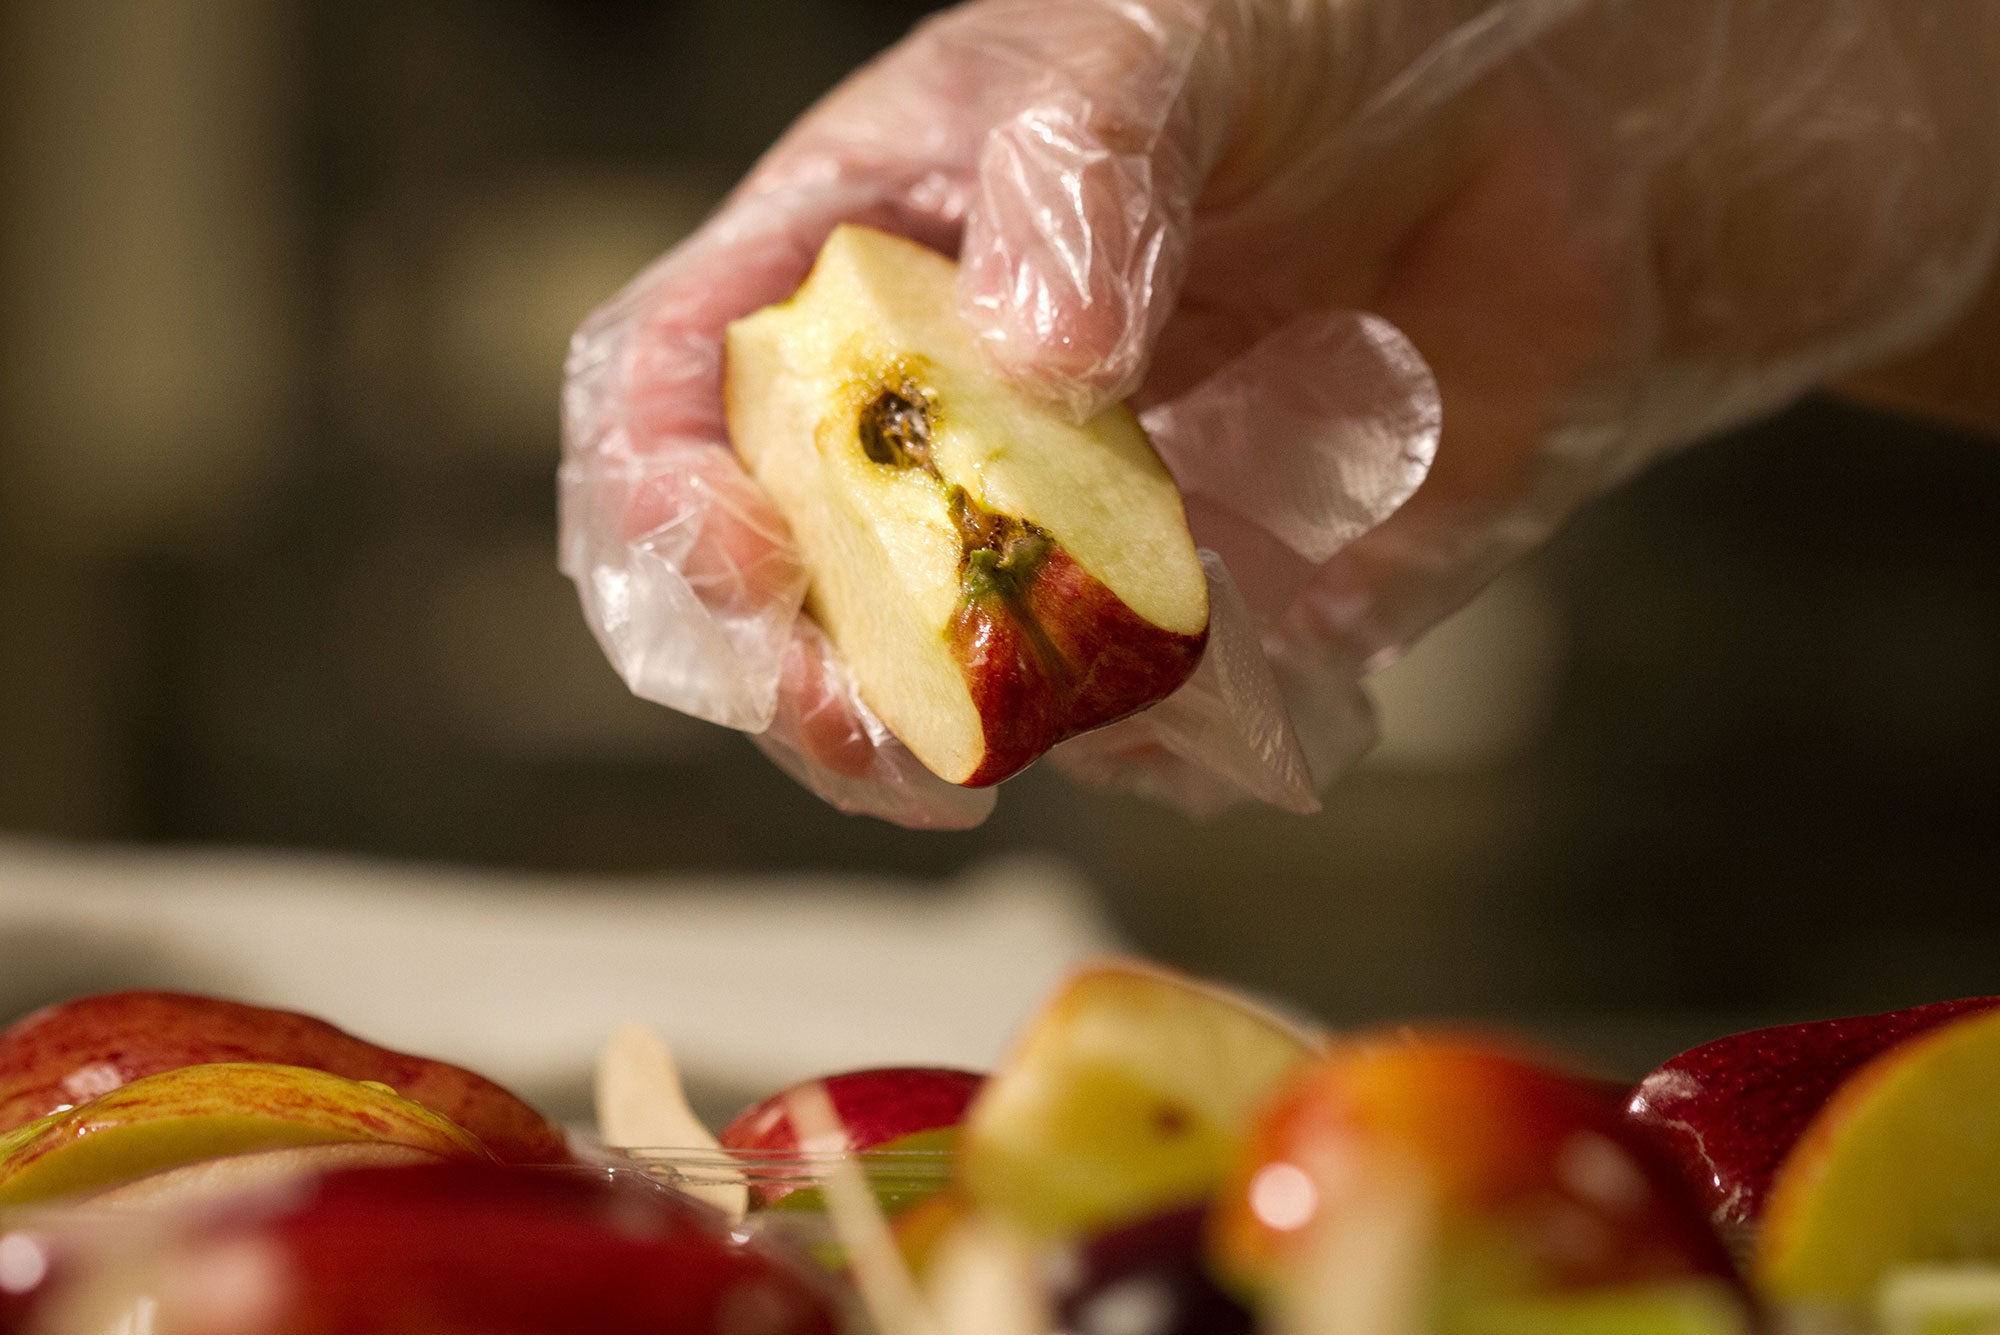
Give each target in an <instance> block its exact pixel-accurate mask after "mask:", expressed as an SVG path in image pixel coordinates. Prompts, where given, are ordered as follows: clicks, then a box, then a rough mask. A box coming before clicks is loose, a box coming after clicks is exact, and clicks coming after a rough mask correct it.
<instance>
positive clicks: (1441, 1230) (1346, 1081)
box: [1213, 1033, 1734, 1329]
mask: <svg viewBox="0 0 2000 1335" xmlns="http://www.w3.org/2000/svg"><path fill="white" fill-rule="evenodd" d="M1397 1193H1400V1198H1398V1197H1397ZM1396 1220H1402V1221H1404V1222H1406V1223H1408V1224H1409V1227H1410V1230H1411V1233H1410V1236H1411V1238H1412V1239H1413V1245H1416V1246H1418V1248H1419V1250H1420V1251H1421V1254H1422V1259H1421V1263H1420V1264H1419V1265H1418V1266H1417V1267H1416V1270H1417V1271H1418V1272H1420V1273H1426V1274H1428V1275H1429V1277H1430V1279H1431V1281H1432V1282H1433V1283H1434V1284H1435V1286H1436V1291H1437V1294H1438V1295H1440V1297H1439V1298H1437V1299H1435V1301H1450V1302H1453V1303H1457V1304H1459V1305H1460V1314H1461V1315H1463V1314H1464V1313H1465V1312H1467V1311H1472V1310H1475V1309H1477V1310H1485V1309H1487V1308H1488V1307H1491V1306H1492V1305H1496V1304H1515V1305H1518V1304H1520V1303H1522V1302H1528V1303H1544V1304H1547V1303H1556V1304H1558V1305H1559V1304H1560V1303H1561V1302H1562V1301H1565V1300H1564V1298H1563V1295H1570V1294H1579V1293H1592V1294H1614V1295H1617V1297H1616V1301H1617V1302H1618V1303H1619V1304H1623V1305H1624V1307H1625V1308H1628V1309H1630V1310H1632V1311H1635V1312H1636V1311H1651V1310H1657V1309H1658V1306H1659V1305H1661V1304H1665V1305H1666V1306H1667V1307H1668V1309H1669V1310H1673V1311H1679V1310H1681V1308H1682V1307H1683V1306H1684V1305H1686V1304H1687V1303H1689V1302H1690V1301H1692V1302H1694V1303H1695V1305H1696V1307H1697V1309H1698V1310H1701V1311H1703V1312H1706V1311H1707V1309H1708V1308H1709V1307H1710V1306H1714V1305H1716V1304H1718V1303H1719V1304H1720V1307H1719V1310H1720V1311H1722V1312H1723V1313H1724V1314H1725V1317H1727V1318H1728V1319H1730V1320H1733V1319H1734V1318H1733V1317H1730V1316H1729V1315H1728V1314H1729V1313H1730V1312H1731V1308H1732V1305H1733V1302H1734V1298H1733V1296H1732V1293H1731V1292H1730V1286H1731V1285H1733V1282H1734V1281H1733V1273H1734V1272H1733V1269H1732V1267H1731V1265H1730V1262H1729V1258H1728V1257H1727V1256H1726V1255H1725V1254H1724V1252H1723V1250H1722V1247H1721V1245H1720V1244H1719V1242H1718V1241H1717V1240H1716V1238H1715V1237H1714V1235H1713V1234H1712V1233H1711V1232H1710V1230H1709V1228H1708V1226H1707V1224H1706V1222H1705V1221H1704V1219H1703V1218H1702V1216H1701V1214H1700V1212H1699V1211H1698V1209H1697V1208H1696V1207H1695V1205H1694V1203H1693V1202H1692V1201H1691V1200H1689V1199H1688V1197H1687V1195H1686V1193H1685V1191H1684V1190H1683V1189H1682V1187H1681V1184H1680V1183H1679V1182H1678V1181H1677V1180H1676V1179H1675V1178H1674V1176H1673V1174H1672V1172H1671V1170H1670V1169H1668V1168H1667V1167H1666V1166H1665V1165H1664V1164H1662V1163H1660V1162H1658V1160H1657V1159H1656V1157H1655V1154H1654V1152H1653V1151H1652V1149H1651V1147H1650V1146H1648V1145H1647V1144H1645V1143H1644V1142H1643V1141H1641V1139H1640V1138H1639V1137H1638V1136H1637V1135H1636V1134H1635V1133H1634V1132H1633V1130H1632V1129H1631V1128H1630V1127H1629V1126H1627V1125H1626V1124H1625V1122H1624V1121H1623V1119H1622V1118H1621V1117H1620V1115H1619V1112H1618V1109H1617V1108H1616V1107H1615V1105H1611V1104H1608V1103H1607V1102H1606V1101H1605V1099H1604V1097H1603V1094H1602V1091H1601V1089H1600V1088H1598V1087H1597V1085H1596V1084H1595V1082H1592V1081H1587V1080H1581V1079H1578V1078H1577V1077H1575V1076H1573V1075H1571V1074H1569V1073H1567V1072H1564V1071H1560V1070H1556V1069H1553V1068H1551V1067H1548V1066H1545V1065H1543V1064H1541V1063H1540V1062H1538V1061H1535V1060H1532V1059H1530V1058H1527V1057H1525V1056H1523V1055H1522V1054H1520V1053H1519V1052H1517V1051H1515V1050H1513V1049H1511V1048H1509V1047H1507V1046H1505V1045H1503V1044H1497V1043H1495V1042H1493V1041H1491V1040H1485V1039H1479V1038H1470V1037H1462V1036H1457V1035H1449V1034H1446V1035H1431V1036H1416V1035H1411V1034H1408V1033H1400V1034H1395V1035H1384V1036H1381V1037H1370V1038H1362V1039H1357V1040H1354V1041H1351V1042H1346V1043H1342V1044H1340V1045H1338V1046H1337V1047H1336V1048H1335V1049H1334V1050H1333V1051H1332V1052H1331V1053H1329V1054H1328V1055H1327V1056H1326V1057H1324V1058H1322V1059H1320V1060H1318V1061H1316V1062H1314V1063H1312V1064H1311V1065H1310V1066H1309V1067H1307V1068H1306V1069H1304V1070H1303V1071H1301V1072H1300V1073H1299V1074H1298V1075H1297V1077H1296V1078H1295V1079H1293V1080H1292V1081H1291V1082H1290V1083H1289V1084H1288V1085H1287V1087H1286V1088H1285V1090H1284V1091H1283V1092H1282V1093H1280V1094H1279V1095H1278V1096H1277V1097H1276V1098H1275V1099H1274V1100H1273V1101H1272V1102H1271V1103H1270V1104H1269V1105H1268V1106H1267V1107H1266V1108H1265V1109H1264V1111H1263V1113H1262V1114H1261V1116H1260V1118H1259V1119H1258V1121H1257V1122H1256V1124H1255V1126H1254V1127H1253V1129H1252V1130H1251V1131H1250V1133H1249V1135H1248V1138H1247V1140H1246V1142H1245V1144H1244V1145H1243V1147H1242V1149H1241V1150H1240V1152H1239V1157H1238V1160H1237V1164H1236V1167H1235V1170H1234V1172H1233V1173H1232V1175H1231V1178H1230V1181H1229V1185H1228V1186H1227V1187H1226V1188H1225V1190H1224V1192H1223V1194H1222V1196H1221V1198H1220V1204H1219V1209H1218V1216H1217V1221H1216V1222H1217V1227H1216V1229H1215V1232H1214V1235H1213V1237H1214V1247H1215V1254H1216V1256H1217V1258H1218V1260H1219V1261H1220V1263H1221V1265H1222V1267H1223V1269H1224V1271H1225V1273H1227V1274H1229V1275H1232V1276H1235V1277H1237V1278H1238V1279H1239V1280H1241V1281H1242V1282H1243V1283H1244V1284H1245V1285H1246V1286H1247V1287H1248V1288H1249V1289H1251V1290H1252V1291H1255V1292H1260V1293H1270V1292H1272V1291H1278V1290H1283V1289H1284V1288H1285V1286H1286V1285H1287V1284H1289V1283H1309V1282H1311V1277H1310V1275H1309V1274H1308V1273H1307V1272H1310V1271H1311V1270H1313V1269H1314V1268H1315V1267H1316V1266H1319V1265H1320V1263H1321V1262H1322V1260H1323V1259H1324V1258H1323V1257H1322V1256H1321V1255H1320V1254H1319V1253H1318V1252H1317V1251H1315V1248H1316V1247H1317V1246H1319V1245H1321V1244H1322V1243H1323V1242H1324V1241H1325V1240H1326V1239H1328V1238H1330V1237H1332V1236H1334V1235H1335V1232H1336V1231H1337V1230H1338V1229H1340V1228H1341V1227H1343V1226H1345V1225H1348V1224H1349V1223H1350V1221H1353V1222H1354V1223H1355V1226H1359V1225H1360V1224H1361V1223H1362V1222H1366V1223H1367V1224H1368V1226H1369V1227H1371V1228H1375V1229H1377V1230H1378V1231H1379V1232H1381V1233H1382V1234H1383V1235H1384V1236H1388V1235H1390V1234H1392V1233H1394V1232H1395V1230H1396V1229H1397V1228H1399V1227H1401V1226H1402V1225H1401V1224H1397V1223H1394V1222H1393V1221H1396ZM1367 1245H1371V1246H1372V1245H1375V1244H1374V1243H1373V1242H1372V1241H1371V1242H1369V1243H1368V1244H1367ZM1385 1268H1386V1267H1385ZM1689 1282H1695V1283H1697V1284H1700V1285H1703V1286H1706V1287H1704V1288H1703V1289H1702V1290H1700V1292H1701V1293H1702V1294H1703V1296H1701V1297H1699V1298H1696V1299H1690V1298H1689V1296H1688V1290H1687V1289H1686V1287H1685V1286H1686V1285H1687V1284H1688V1283H1689ZM1715 1285H1720V1286H1722V1287H1721V1289H1720V1290H1715V1289H1714V1287H1713V1286H1715ZM1718 1294H1719V1296H1718ZM1545 1315H1546V1322H1545V1324H1547V1325H1548V1326H1549V1328H1550V1329H1563V1328H1565V1327H1563V1326H1561V1325H1560V1324H1559V1321H1558V1319H1557V1316H1556V1308H1555V1307H1550V1308H1548V1309H1547V1311H1546V1313H1545ZM1444 1324H1445V1326H1446V1327H1447V1328H1449V1327H1450V1326H1451V1325H1452V1324H1453V1323H1452V1322H1450V1321H1446V1322H1444ZM1475 1325H1476V1322H1475ZM1589 1328H1590V1329H1596V1327H1589ZM1605 1328H1606V1329H1611V1328H1614V1327H1605ZM1639 1328H1645V1327H1639ZM1675 1328H1677V1327H1675ZM1694 1328H1697V1329H1706V1328H1708V1326H1707V1325H1706V1324H1702V1325H1697V1326H1696V1327H1694Z"/></svg>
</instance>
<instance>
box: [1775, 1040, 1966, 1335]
mask: <svg viewBox="0 0 2000 1335" xmlns="http://www.w3.org/2000/svg"><path fill="white" fill-rule="evenodd" d="M1925 1261H2000V1012H1992V1011H1987V1012H1984V1013H1981V1014H1975V1015H1971V1016H1968V1017H1965V1018H1962V1019H1958V1020H1953V1021H1951V1022H1950V1023H1947V1024H1945V1025H1942V1026H1940V1027H1938V1028H1935V1029H1932V1030H1930V1031H1929V1032H1927V1033H1923V1034H1920V1035H1918V1036H1916V1037H1914V1038H1910V1039H1906V1040H1905V1041H1904V1042H1902V1043H1899V1044H1897V1045H1896V1046H1895V1047H1893V1048H1891V1049H1889V1050H1888V1051H1887V1052H1885V1053H1883V1054H1882V1055H1881V1056H1879V1057H1877V1058H1875V1059H1874V1060H1873V1061H1871V1062H1869V1063H1868V1064H1867V1065H1865V1066H1863V1067H1862V1068H1861V1069H1860V1070H1858V1071H1856V1072H1855V1073H1854V1074H1853V1075H1852V1076H1850V1077H1848V1079H1847V1080H1846V1081H1845V1082H1844V1083H1843V1084H1842V1085H1841V1086H1840V1088H1839V1089H1838V1090H1836V1091H1835V1093H1834V1095H1833V1097H1832V1098H1831V1099H1829V1100H1828V1101H1827V1103H1826V1105H1825V1106H1824V1107H1822V1108H1821V1109H1820V1111H1819V1114H1818V1116H1816V1117H1815V1118H1814V1119H1813V1121H1812V1123H1811V1124H1810V1125H1809V1126H1808V1127H1807V1128H1806V1131H1805V1134H1804V1135H1802V1136H1801V1137H1800V1138H1799V1140H1798V1142H1797V1144H1795V1145H1794V1146H1793V1147H1792V1150H1791V1153H1789V1154H1788V1155H1786V1156H1785V1158H1784V1159H1783V1161H1781V1162H1780V1163H1779V1165H1778V1170H1777V1173H1776V1174H1775V1175H1774V1176H1773V1178H1772V1180H1771V1189H1770V1194H1769V1197H1768V1198H1767V1200H1766V1203H1765V1206H1764V1214H1763V1221H1762V1226H1761V1227H1760V1228H1759V1229H1758V1233H1757V1241H1756V1245H1755V1248H1754V1249H1753V1252H1752V1257H1751V1270H1752V1274H1753V1277H1754V1278H1755V1280H1756V1281H1757V1283H1758V1285H1759V1286H1760V1287H1761V1288H1762V1289H1763V1291H1764V1292H1766V1293H1767V1294H1768V1295H1770V1296H1771V1297H1773V1298H1775V1299H1777V1300H1778V1301H1780V1302H1786V1303H1800V1304H1814V1305H1824V1306H1829V1307H1835V1308H1845V1309H1848V1310H1851V1311H1855V1312H1859V1311H1864V1310H1865V1309H1866V1307H1867V1305H1868V1304H1869V1303H1870V1302H1871V1301H1872V1300H1873V1298H1874V1296H1875V1291H1876V1287H1877V1285H1879V1284H1880V1283H1881V1282H1882V1280H1883V1278H1884V1276H1886V1275H1887V1274H1888V1273H1889V1272H1890V1271H1891V1270H1892V1269H1894V1268H1895V1267H1897V1266H1899V1265H1904V1264H1909V1263H1916V1262H1925Z"/></svg>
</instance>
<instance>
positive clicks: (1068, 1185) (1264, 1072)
mask: <svg viewBox="0 0 2000 1335" xmlns="http://www.w3.org/2000/svg"><path fill="white" fill-rule="evenodd" d="M1316 1045H1317V1039H1316V1037H1314V1036H1312V1035H1309V1034H1307V1033H1304V1032H1302V1031H1301V1030H1300V1029H1299V1028H1297V1027H1296V1026H1294V1025H1292V1024H1290V1023H1289V1022H1287V1021H1285V1020H1283V1019H1281V1018H1279V1017H1278V1016H1276V1015H1273V1014H1271V1013H1270V1012H1269V1011H1266V1010H1264V1009H1263V1008H1261V1007H1259V1006H1257V1005H1255V1004H1254V1003H1252V1002H1250V1001H1248V1000H1246V999H1244V998H1241V997H1238V996H1235V995H1233V994H1231V993H1229V992H1226V991H1224V990H1222V989H1221V988H1217V987H1213V986H1210V985H1207V984H1204V983H1199V982H1196V981H1195V980H1193V979H1190V978H1185V977H1182V976H1180V975H1178V974H1173V973H1170V972H1168V971H1166V970H1164V969H1158V968H1154V967H1152V966H1148V965H1140V964H1128V963H1118V964H1106V965H1101V966H1098V967H1095V968H1091V969H1087V970H1085V971H1084V972H1082V973H1079V974H1077V975H1076V976H1075V977H1073V978H1072V979H1070V981H1069V982H1068V983H1067V984H1066V985H1064V986H1063V987H1062V988H1061V989H1060V990H1059V991H1058V992H1057V993H1056V995H1055V996H1054V997H1053V998H1052V999H1051V1000H1050V1002H1049V1003H1048V1005H1047V1006H1046V1007H1045V1008H1044V1010H1043V1011H1042V1013H1041V1014H1040V1015H1039V1016H1038V1017H1037V1018H1036V1019H1035V1020H1034V1022H1033V1023H1032V1024H1031V1025H1030V1026H1029V1028H1028V1031H1027V1034H1026V1035H1025V1036H1024V1037H1023V1038H1022V1040H1021V1042H1020V1044H1019V1045H1018V1046H1017V1047H1016V1049H1015V1050H1014V1052H1013V1054H1012V1055H1011V1056H1010V1057H1009V1059H1008V1060H1007V1062H1006V1064H1005V1065H1004V1066H1002V1067H1001V1069H1000V1070H999V1071H997V1072H995V1073H994V1075H993V1076H992V1077H991V1078H990V1079H989V1080H988V1081H987V1084H986V1088H985V1089H984V1090H983V1091H982V1092H981V1094H980V1096H979V1098H978V1099H977V1100H975V1101H974V1103H973V1105H972V1108H971V1110H970V1112H969V1113H968V1114H967V1116H966V1121H965V1124H964V1126H963V1127H962V1128H961V1130H960V1151H959V1172H960V1176H961V1181H962V1183H963V1187H964V1190H965V1191H966V1193H967V1195H968V1196H969V1198H970V1199H971V1201H972V1202H973V1204H974V1205H976V1206H978V1207H981V1208H985V1209H990V1210H994V1211H997V1212H998V1213H1000V1214H1001V1215H1003V1216H1004V1217H1006V1218H1008V1219H1010V1220H1011V1221H1012V1222H1013V1224H1014V1225H1015V1226H1016V1227H1019V1228H1022V1229H1024V1230H1026V1231H1028V1232H1030V1233H1034V1234H1040V1235H1044V1236H1052V1235H1074V1234H1080V1233H1097V1232H1101V1231H1103V1230H1105V1229H1106V1228H1109V1227H1111V1226H1114V1225H1117V1224H1121V1223H1126V1222H1130V1221H1133V1220H1136V1219H1140V1218H1143V1217H1145V1216H1148V1215H1154V1214H1160V1213H1164V1212H1166V1211H1168V1210H1171V1209H1173V1208H1175V1207H1178V1206H1184V1205H1188V1204H1191V1203H1193V1202H1196V1201H1199V1200H1201V1199H1202V1198H1203V1197H1204V1196H1206V1195H1207V1194H1208V1193H1209V1192H1210V1191H1211V1190H1212V1189H1213V1188H1214V1187H1215V1186H1216V1185H1217V1184H1218V1183H1219V1182H1220V1181H1221V1179H1222V1176H1223V1173H1224V1171H1225V1170H1226V1168H1227V1166H1228V1164H1229V1162H1230V1161H1231V1159H1232V1158H1233V1157H1234V1155H1235V1151H1236V1143H1237V1141H1238V1139H1239V1138H1240V1137H1241V1135H1242V1134H1243V1132H1244V1130H1245V1128H1247V1127H1248V1125H1249V1124H1250V1120H1251V1117H1252V1115H1253V1113H1254V1111H1255V1109H1256V1108H1257V1107H1258V1105H1259V1104H1260V1102H1261V1101H1262V1100H1263V1099H1264V1097H1265V1096H1266V1095H1267V1094H1268V1093H1269V1092H1270V1091H1271V1090H1272V1088H1273V1087H1274V1086H1276V1085H1277V1084H1278V1082H1279V1081H1281V1080H1282V1079H1283V1078H1284V1076H1285V1075H1286V1073H1287V1072H1289V1071H1291V1070H1292V1069H1293V1068H1294V1067H1296V1066H1298V1065H1299V1063H1300V1062H1302V1061H1304V1060H1305V1059H1306V1058H1307V1057H1309V1056H1311V1055H1312V1053H1313V1052H1314V1051H1315V1050H1316Z"/></svg>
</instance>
